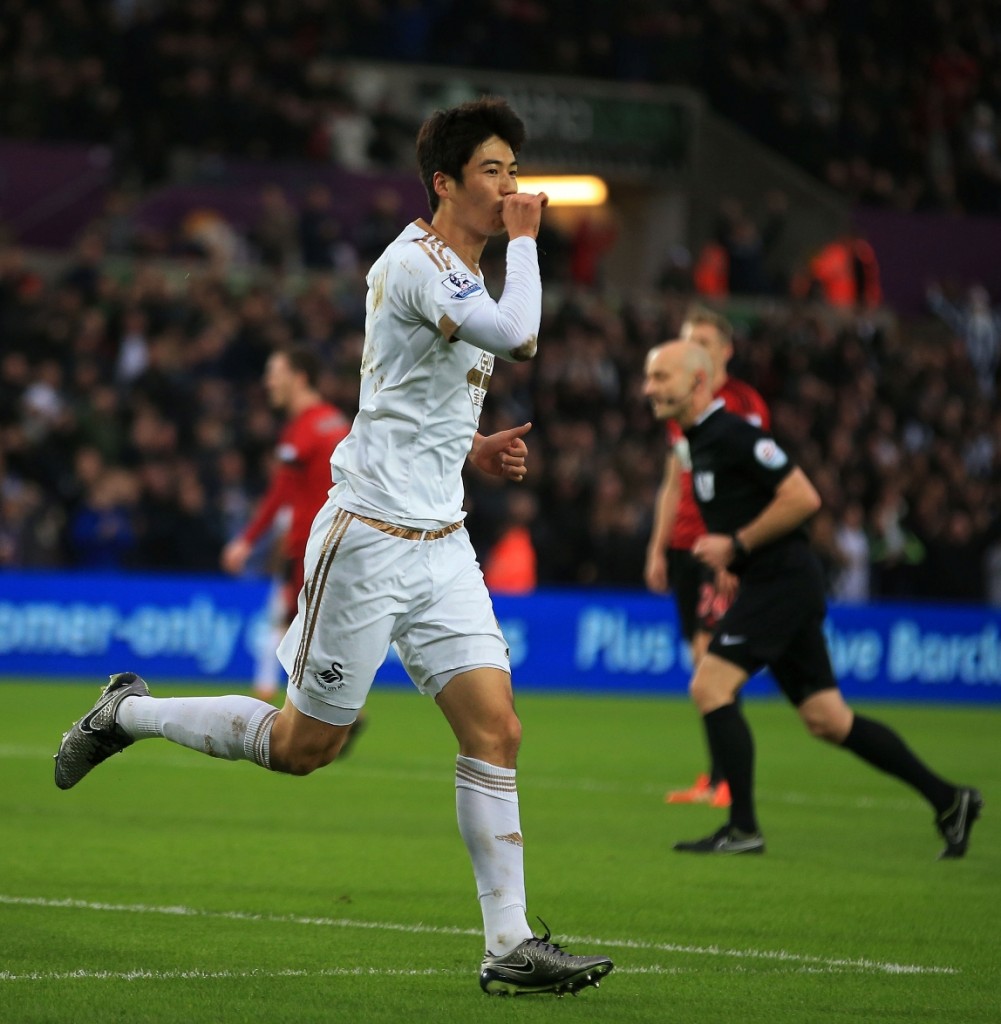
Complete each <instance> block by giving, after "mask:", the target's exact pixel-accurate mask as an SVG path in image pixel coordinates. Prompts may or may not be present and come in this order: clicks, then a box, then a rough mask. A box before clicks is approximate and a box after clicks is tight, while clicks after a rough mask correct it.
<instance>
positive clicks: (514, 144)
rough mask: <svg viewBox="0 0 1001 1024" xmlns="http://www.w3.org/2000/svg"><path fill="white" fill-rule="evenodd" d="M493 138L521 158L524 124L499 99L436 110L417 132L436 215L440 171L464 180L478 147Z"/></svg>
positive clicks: (420, 166) (426, 187) (421, 165)
mask: <svg viewBox="0 0 1001 1024" xmlns="http://www.w3.org/2000/svg"><path fill="white" fill-rule="evenodd" d="M492 135H496V136H497V137H498V138H501V139H503V140H504V141H505V142H506V143H507V144H508V145H509V146H510V147H511V151H512V152H513V153H514V154H515V156H517V155H518V150H519V149H521V145H522V143H523V142H524V141H525V125H524V124H523V123H522V120H521V118H520V117H518V115H517V114H516V113H515V112H514V111H513V110H512V109H511V108H510V106H508V103H507V101H506V100H503V99H501V98H500V97H498V96H482V97H480V99H478V100H470V101H469V102H467V103H463V104H460V105H459V106H458V107H450V108H449V109H447V110H436V111H435V112H434V113H433V114H432V115H431V116H430V117H429V118H428V119H427V120H426V121H425V122H424V124H422V125H421V129H420V131H419V132H418V133H417V168H418V171H419V173H420V176H421V183H422V184H423V185H424V190H425V191H426V192H427V195H428V203H429V204H430V206H431V213H432V214H433V213H434V212H435V211H436V210H437V209H438V196H437V195H436V194H435V190H434V176H435V173H436V172H437V171H441V172H442V173H444V174H447V175H448V176H449V177H450V178H455V179H456V181H462V169H463V167H465V165H466V164H467V163H468V162H469V158H470V157H471V156H472V155H473V153H474V151H475V150H476V147H477V146H479V145H480V143H482V142H484V141H485V140H487V139H489V138H490V137H491V136H492Z"/></svg>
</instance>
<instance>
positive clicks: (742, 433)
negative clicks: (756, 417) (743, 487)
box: [733, 421, 796, 492]
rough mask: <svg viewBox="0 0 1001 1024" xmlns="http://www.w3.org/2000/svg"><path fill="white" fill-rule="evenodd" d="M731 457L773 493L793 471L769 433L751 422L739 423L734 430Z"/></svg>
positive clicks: (785, 454) (792, 463)
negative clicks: (737, 460)
mask: <svg viewBox="0 0 1001 1024" xmlns="http://www.w3.org/2000/svg"><path fill="white" fill-rule="evenodd" d="M734 441H735V443H734V446H733V450H734V454H735V456H736V457H737V458H739V459H740V463H741V466H742V468H743V470H744V472H746V473H747V474H748V475H749V476H750V477H751V478H752V479H754V480H755V481H757V482H758V483H759V484H760V485H761V486H762V487H764V488H767V489H768V490H770V491H772V492H774V491H776V490H778V487H779V485H780V484H781V483H782V481H783V480H784V479H785V478H786V477H787V476H788V475H789V474H790V473H791V472H792V471H793V469H795V466H796V464H795V463H794V462H793V461H792V459H791V458H790V457H789V454H788V453H787V452H786V451H785V449H784V448H782V446H781V445H779V443H778V442H777V441H776V440H775V438H774V437H772V436H771V434H769V433H767V432H766V431H764V430H761V429H760V428H759V427H756V426H754V424H752V423H747V422H746V421H745V422H743V423H741V424H740V425H739V427H738V428H736V429H735V431H734Z"/></svg>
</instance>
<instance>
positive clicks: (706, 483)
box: [692, 469, 716, 501]
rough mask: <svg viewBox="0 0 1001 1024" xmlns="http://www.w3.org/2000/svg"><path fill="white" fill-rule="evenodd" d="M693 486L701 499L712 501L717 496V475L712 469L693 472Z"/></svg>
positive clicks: (696, 495) (696, 494)
mask: <svg viewBox="0 0 1001 1024" xmlns="http://www.w3.org/2000/svg"><path fill="white" fill-rule="evenodd" d="M692 486H693V487H694V488H695V497H696V498H698V499H699V501H712V500H713V498H714V497H715V496H716V475H715V474H714V473H713V472H712V471H711V470H705V469H704V470H701V471H700V472H698V473H693V474H692Z"/></svg>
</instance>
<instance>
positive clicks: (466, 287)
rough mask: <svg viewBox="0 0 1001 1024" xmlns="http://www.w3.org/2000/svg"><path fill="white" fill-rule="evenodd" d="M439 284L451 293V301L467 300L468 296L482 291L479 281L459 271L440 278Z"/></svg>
mask: <svg viewBox="0 0 1001 1024" xmlns="http://www.w3.org/2000/svg"><path fill="white" fill-rule="evenodd" d="M441 283H442V284H443V285H444V286H445V287H446V288H447V289H448V290H449V291H450V292H451V293H452V298H453V299H468V298H469V296H470V295H475V294H476V293H477V292H481V291H483V285H481V284H480V282H479V281H477V280H476V279H475V278H473V277H470V276H469V275H468V274H465V273H463V272H462V271H461V270H453V271H452V272H451V273H450V274H447V275H446V276H445V277H443V278H442V281H441Z"/></svg>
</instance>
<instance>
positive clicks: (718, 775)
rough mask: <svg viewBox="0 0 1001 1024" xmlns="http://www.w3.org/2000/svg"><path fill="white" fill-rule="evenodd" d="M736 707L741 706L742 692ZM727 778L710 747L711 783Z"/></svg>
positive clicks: (735, 703)
mask: <svg viewBox="0 0 1001 1024" xmlns="http://www.w3.org/2000/svg"><path fill="white" fill-rule="evenodd" d="M733 703H734V707H737V708H739V707H740V694H739V693H738V694H737V696H736V697H735V698H734V700H733ZM725 780H726V772H725V771H723V766H722V765H721V764H720V763H719V761H718V760H717V759H716V756H715V755H714V754H713V752H712V748H711V747H710V749H709V785H710V786H712V787H714V788H715V787H716V786H718V785H719V784H720V783H721V782H724V781H725Z"/></svg>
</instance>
